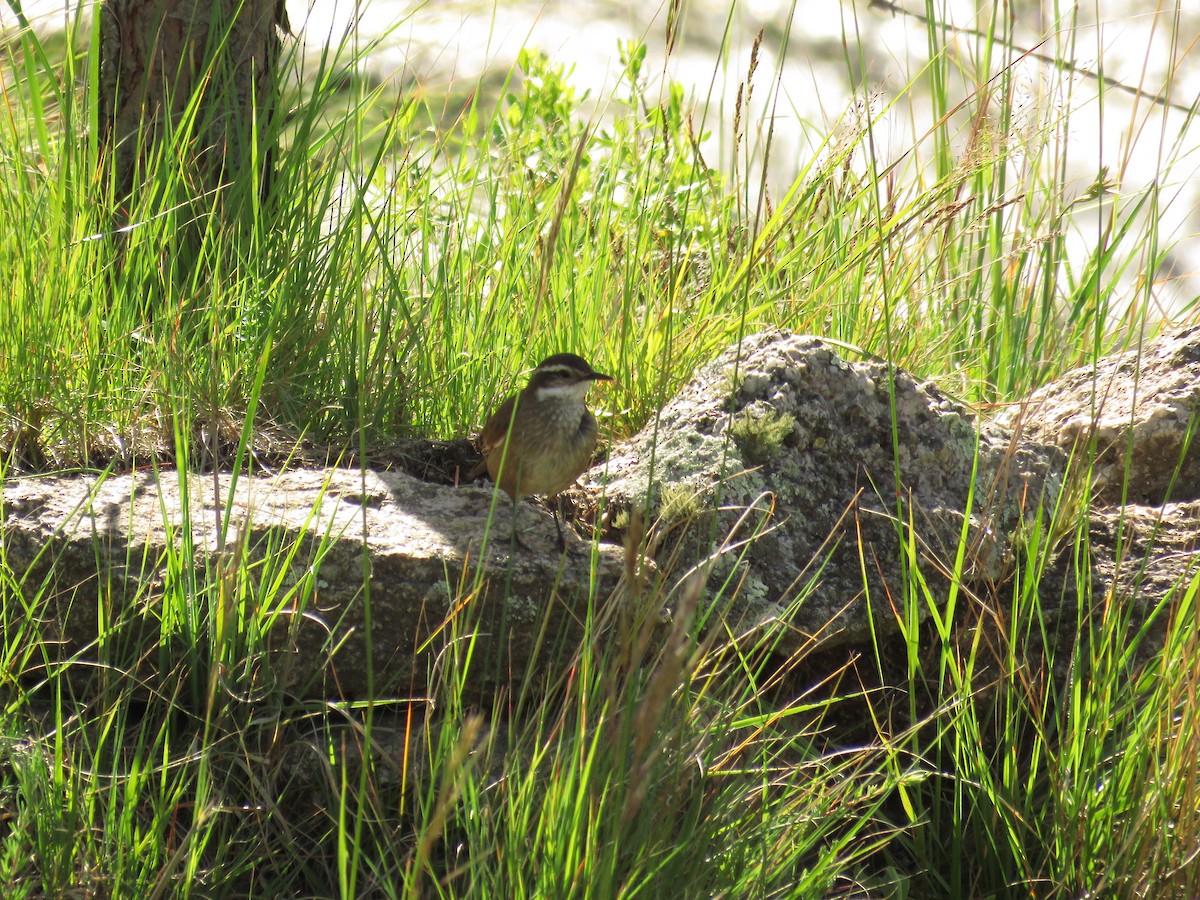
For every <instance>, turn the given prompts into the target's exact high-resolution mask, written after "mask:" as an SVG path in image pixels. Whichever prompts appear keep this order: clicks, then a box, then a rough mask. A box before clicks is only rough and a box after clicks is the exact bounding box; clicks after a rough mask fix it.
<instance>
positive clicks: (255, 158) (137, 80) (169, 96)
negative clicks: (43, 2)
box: [99, 0, 287, 198]
mask: <svg viewBox="0 0 1200 900" xmlns="http://www.w3.org/2000/svg"><path fill="white" fill-rule="evenodd" d="M100 17H101V18H100V84H99V94H100V96H99V121H100V129H101V136H102V139H103V141H104V146H105V147H106V148H107V152H108V153H110V154H112V157H111V165H112V173H113V178H114V187H115V189H116V196H117V197H118V198H126V197H128V196H129V195H130V193H131V192H132V191H134V190H137V189H138V188H139V187H140V185H141V182H142V180H143V178H144V177H145V169H144V164H145V162H146V161H147V159H148V158H149V157H148V154H150V153H151V152H152V151H153V150H154V149H155V148H161V147H162V146H163V142H164V141H171V142H172V143H173V146H174V156H175V158H177V159H179V160H180V164H181V166H183V167H184V171H185V177H186V178H188V180H189V183H190V185H191V189H190V190H189V193H191V194H192V195H193V197H201V196H204V195H206V194H207V193H208V192H209V191H214V190H221V189H222V186H224V185H227V184H229V183H236V182H238V181H239V180H240V179H245V178H247V177H256V178H257V179H259V184H258V185H257V188H258V190H259V191H260V192H261V193H265V192H266V190H267V189H268V188H269V184H270V180H269V179H270V169H271V160H272V158H273V153H272V149H273V148H272V146H271V143H272V141H273V138H272V137H271V135H272V134H273V133H274V129H272V128H271V127H270V124H269V123H270V120H271V115H272V113H273V111H274V105H275V93H276V73H275V65H276V62H277V60H278V58H279V50H280V33H281V31H286V30H287V17H286V12H285V11H284V6H283V0H104V2H103V3H102V5H101V7H100ZM177 138H183V140H176V139H177ZM244 193H247V194H248V192H244Z"/></svg>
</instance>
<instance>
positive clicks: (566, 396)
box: [537, 381, 592, 403]
mask: <svg viewBox="0 0 1200 900" xmlns="http://www.w3.org/2000/svg"><path fill="white" fill-rule="evenodd" d="M591 386H592V383H591V382H590V381H576V382H574V383H572V384H554V385H551V386H550V387H540V388H538V389H537V399H538V400H559V401H563V400H566V401H572V400H574V401H578V402H580V403H582V402H583V400H584V398H586V397H587V392H588V388H590V387H591Z"/></svg>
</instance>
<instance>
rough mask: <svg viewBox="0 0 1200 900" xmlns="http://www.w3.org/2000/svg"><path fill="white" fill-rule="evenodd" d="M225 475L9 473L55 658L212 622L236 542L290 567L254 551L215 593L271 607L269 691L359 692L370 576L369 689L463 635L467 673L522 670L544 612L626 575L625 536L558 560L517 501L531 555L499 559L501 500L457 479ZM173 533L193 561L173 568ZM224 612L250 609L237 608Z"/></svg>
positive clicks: (567, 628) (581, 605) (417, 682)
mask: <svg viewBox="0 0 1200 900" xmlns="http://www.w3.org/2000/svg"><path fill="white" fill-rule="evenodd" d="M219 479H220V480H219V486H218V487H217V488H216V493H214V480H213V476H212V475H202V474H186V475H184V476H182V477H181V476H180V475H179V474H178V473H176V472H172V471H164V472H163V473H162V475H161V477H159V476H156V475H154V474H152V473H148V472H142V473H133V474H129V475H115V476H110V477H108V478H105V479H100V478H98V477H95V476H90V477H49V476H47V477H24V478H18V479H11V480H9V481H7V482H6V483H5V484H4V505H3V520H2V526H0V527H2V530H0V536H2V539H3V546H4V550H5V554H6V561H7V565H8V566H9V567H10V568H11V569H12V570H13V572H14V573H15V574H16V575H17V577H18V578H19V579H21V581H22V586H23V590H24V593H25V594H26V597H27V598H28V599H30V600H33V599H35V598H37V597H39V596H41V597H48V598H49V600H50V604H49V607H48V609H47V611H46V615H44V616H43V618H42V628H43V632H42V635H41V636H42V638H43V639H45V640H46V641H49V642H50V643H51V645H56V646H57V647H58V648H59V650H60V654H61V657H62V658H63V659H66V658H70V657H71V656H72V655H74V654H78V655H79V656H80V657H81V658H85V659H86V658H94V657H96V656H97V655H99V656H101V657H106V661H107V662H112V663H113V664H119V663H118V662H117V661H116V660H113V659H111V658H108V656H109V655H110V654H112V653H113V652H116V650H115V648H117V647H118V646H120V645H122V642H123V644H124V645H128V646H129V647H131V648H133V651H134V655H135V656H138V657H140V656H141V653H142V652H143V651H144V649H145V646H146V641H149V643H150V645H153V643H154V642H155V639H156V637H157V635H158V634H159V632H160V630H165V631H167V632H168V633H169V632H170V631H171V630H172V629H182V628H186V627H187V626H186V624H185V623H184V622H182V621H181V619H182V618H184V616H183V610H184V609H185V607H192V608H193V612H195V614H196V616H197V618H198V619H200V620H201V621H207V619H206V616H208V615H210V614H211V611H212V608H213V607H215V606H216V601H215V599H214V598H215V597H216V596H217V594H218V591H217V590H216V587H218V586H219V582H220V579H221V578H222V577H223V573H224V572H227V571H230V570H234V569H235V568H236V567H233V566H222V565H221V564H220V560H221V558H222V556H232V555H234V554H238V553H245V554H246V556H247V557H248V558H249V559H250V560H252V561H261V560H262V559H264V558H272V559H274V560H276V561H277V562H278V561H279V560H281V559H286V560H287V562H288V565H287V568H286V570H285V571H265V570H264V569H263V567H262V564H261V562H256V563H254V564H253V565H252V566H251V568H250V569H249V571H250V572H252V573H253V577H254V578H255V582H254V583H253V584H250V585H243V584H236V585H234V586H233V588H232V589H231V590H226V591H225V592H224V596H226V597H229V596H233V597H237V598H239V601H240V600H241V599H242V598H245V599H244V602H245V603H247V604H253V605H254V606H255V607H257V608H258V609H260V610H261V609H270V610H275V609H278V611H279V613H280V616H279V618H278V620H277V621H276V623H275V625H274V627H273V628H272V631H271V641H270V646H271V648H272V651H273V652H276V653H283V654H285V656H286V659H285V660H283V664H282V665H280V664H277V665H275V666H272V667H271V670H272V671H273V672H281V671H282V672H289V673H290V674H291V678H290V679H289V683H288V684H286V685H275V686H274V687H277V688H282V689H285V690H288V691H291V692H293V693H298V694H303V695H307V696H320V697H325V696H347V697H359V696H363V695H364V693H365V692H366V689H367V664H366V650H367V635H366V615H365V610H366V603H367V598H366V592H365V591H364V589H363V582H364V579H363V572H364V571H369V572H370V579H369V586H370V617H371V646H372V652H373V667H374V672H375V673H376V680H375V685H376V687H377V688H378V689H380V690H391V691H395V690H397V689H399V690H401V691H402V692H403V693H405V694H411V693H414V692H415V693H417V694H420V693H423V692H424V690H425V688H426V680H425V679H426V677H427V675H428V672H429V667H430V666H432V665H435V664H436V662H437V660H438V658H439V656H440V654H441V653H442V652H443V651H444V649H445V647H446V646H447V644H448V643H449V642H451V641H454V640H459V639H461V638H462V636H463V634H464V633H465V634H474V635H475V636H476V645H475V647H474V648H473V653H474V659H475V660H476V663H477V664H474V665H473V666H472V674H473V675H476V676H479V675H483V677H484V678H486V677H487V675H486V674H485V673H503V672H512V671H516V672H524V671H525V666H526V665H527V664H528V663H529V662H530V661H531V660H533V659H535V657H536V656H537V651H538V648H537V643H538V640H539V634H538V631H537V629H538V628H539V627H541V626H542V624H543V619H544V616H543V610H544V609H545V608H546V607H547V606H548V607H549V608H550V611H551V614H550V619H549V621H550V624H551V627H552V629H554V631H553V632H552V633H555V634H558V635H561V636H563V637H566V638H569V637H570V636H571V635H573V634H574V635H578V634H579V633H580V632H579V623H580V622H581V620H582V619H583V617H584V612H585V610H586V607H587V604H588V602H589V596H591V597H595V598H598V599H599V600H603V599H604V598H605V597H607V596H608V594H610V593H611V592H612V591H614V590H615V589H616V588H617V584H618V581H619V579H620V577H621V574H622V567H623V563H622V558H621V551H620V548H617V547H614V546H611V545H604V546H601V547H599V548H598V553H597V554H596V555H595V556H594V557H593V554H592V550H593V547H592V546H590V545H588V544H587V543H585V542H584V541H582V540H581V539H579V538H578V537H575V536H574V535H573V534H568V551H567V554H566V555H565V556H560V554H559V552H558V547H557V534H556V531H555V528H554V524H553V521H552V519H551V518H550V516H549V514H548V513H546V512H545V511H544V510H540V509H537V508H535V507H533V506H530V505H528V504H522V506H521V507H520V513H519V515H520V519H519V523H520V527H521V533H522V540H523V541H524V542H525V543H526V544H527V545H529V547H530V548H532V551H533V552H529V551H527V550H522V549H519V548H518V549H517V551H516V552H515V553H511V554H510V552H509V546H510V545H509V535H510V523H511V519H510V518H509V516H510V507H509V505H508V501H507V498H505V497H504V496H503V495H501V496H500V497H499V498H498V504H497V508H496V513H495V518H494V524H493V525H492V526H491V527H490V532H489V525H488V522H489V512H490V510H491V504H492V500H493V493H492V490H491V486H490V485H488V486H486V487H477V486H465V487H459V488H453V487H445V486H442V485H436V484H430V483H427V482H423V481H419V480H417V479H415V478H412V477H410V476H408V475H405V474H402V473H394V472H393V473H374V472H370V471H368V472H365V473H361V474H360V473H359V472H357V471H350V470H343V469H327V470H326V469H322V470H316V471H313V470H300V471H292V472H286V473H283V474H281V475H276V476H267V475H260V476H252V477H241V478H238V479H236V482H235V483H233V484H231V478H230V476H229V475H227V474H223V475H221V476H219ZM218 496H219V497H220V504H219V505H218V503H217V501H216V500H215V499H214V497H218ZM224 517H227V518H228V523H229V525H228V527H226V528H224V529H223V528H222V525H221V522H222V520H223V518H224ZM222 531H224V540H223V541H222V540H220V539H219V535H220V534H221V532H222ZM485 534H487V535H488V537H487V543H488V546H487V547H486V553H481V545H482V544H483V542H484V538H485ZM184 540H188V541H190V542H191V543H192V544H193V546H194V547H195V548H196V550H197V553H196V559H197V560H199V561H203V562H205V563H206V565H205V570H204V571H186V570H181V569H180V564H179V563H180V560H181V557H180V555H179V548H180V546H181V542H182V541H184ZM268 548H269V549H270V550H271V551H273V552H271V553H270V554H268V553H266V551H267V550H268ZM292 549H294V550H295V553H294V556H290V557H289V556H286V554H287V553H288V552H289V551H290V550H292ZM593 559H594V563H593ZM481 561H482V562H481ZM98 574H99V577H97V575H98ZM452 598H454V599H456V600H457V601H458V602H459V603H460V604H462V606H458V605H456V604H454V603H452ZM468 604H470V605H473V606H474V608H473V609H471V610H470V611H469V612H468V611H467V610H466V609H465V608H463V607H465V606H467V605H468ZM235 614H236V618H237V620H238V621H244V620H245V619H246V618H247V617H246V615H245V610H244V609H242V608H240V607H239V608H238V609H237V610H236V613H235ZM100 622H103V623H105V624H104V626H103V627H102V628H99V627H98V623H100ZM466 622H470V623H472V624H471V626H470V627H468V626H467V625H465V624H464V623H466ZM456 626H457V627H456ZM141 629H145V630H146V634H145V635H144V637H145V640H140V639H139V631H140V630H141ZM98 637H100V638H101V639H102V640H101V643H102V645H103V646H102V647H98V646H97V639H98ZM139 662H144V661H142V660H139ZM277 663H278V661H277ZM497 677H499V676H497ZM479 686H480V687H482V686H483V685H479Z"/></svg>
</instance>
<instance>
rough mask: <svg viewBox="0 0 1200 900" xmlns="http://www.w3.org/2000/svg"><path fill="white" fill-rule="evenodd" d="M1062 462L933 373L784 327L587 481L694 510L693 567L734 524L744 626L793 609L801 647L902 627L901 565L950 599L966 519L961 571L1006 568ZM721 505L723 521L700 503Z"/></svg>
mask: <svg viewBox="0 0 1200 900" xmlns="http://www.w3.org/2000/svg"><path fill="white" fill-rule="evenodd" d="M893 410H894V421H893ZM972 471H976V472H977V476H976V480H975V483H976V485H977V486H976V488H975V491H974V493H973V495H971V496H970V497H969V496H968V495H969V493H970V491H969V488H970V485H971V481H972V479H971V475H972ZM1060 471H1061V466H1060V465H1059V454H1058V453H1057V452H1056V451H1055V450H1053V449H1052V448H1047V447H1038V448H1029V447H1024V446H1016V447H1014V446H1012V445H1011V444H1010V443H1009V442H1008V441H1007V440H1005V439H1004V438H1003V436H1000V435H985V436H981V435H980V433H979V429H978V423H977V422H976V419H975V416H974V415H973V414H972V413H971V412H970V411H969V410H968V409H966V408H965V407H964V406H962V405H960V404H958V403H955V402H953V401H951V400H950V399H948V398H947V397H946V396H945V395H943V394H942V393H941V392H939V391H938V390H937V388H936V387H935V386H934V385H932V384H930V383H919V382H917V381H916V380H914V379H913V378H912V376H910V375H909V374H907V373H906V372H903V371H900V370H897V369H895V368H893V367H889V366H887V365H886V364H884V363H882V362H875V361H865V362H848V361H846V360H845V359H843V358H842V357H841V356H840V355H839V354H838V353H837V352H836V351H835V350H834V348H833V347H832V346H831V345H829V344H826V343H824V342H823V341H821V340H819V339H817V338H812V337H803V336H799V335H795V334H790V333H784V332H775V333H764V334H759V335H755V336H752V337H750V338H747V339H746V340H745V341H743V343H742V344H741V345H740V347H734V348H732V349H731V350H729V351H728V352H726V353H725V354H724V355H723V356H722V357H721V358H719V359H718V360H716V361H715V362H714V363H713V364H711V365H710V366H707V367H706V368H704V369H702V370H701V371H700V372H698V373H697V374H696V376H695V378H693V379H692V381H691V382H690V383H689V384H688V385H687V386H686V387H685V388H684V389H683V390H682V391H681V392H680V393H679V395H678V396H676V397H675V398H674V399H673V400H671V401H670V402H669V403H668V404H667V406H666V407H665V408H664V409H663V411H662V414H661V415H660V417H659V419H658V422H657V427H651V428H648V429H646V430H645V431H644V432H642V433H641V434H640V435H638V436H636V437H635V438H634V439H633V440H632V441H630V442H629V443H628V444H627V445H625V446H621V447H618V448H615V449H614V451H613V454H612V456H611V457H610V459H609V461H608V464H607V467H606V468H605V469H604V470H600V469H593V470H592V472H591V473H590V475H589V478H588V483H587V484H588V487H589V489H590V490H591V491H593V492H594V493H600V492H606V494H607V498H608V502H609V504H610V505H611V506H613V507H615V508H616V509H617V510H621V509H628V508H631V507H634V506H645V507H646V508H647V511H648V518H649V519H655V518H657V519H658V520H659V522H660V525H661V526H663V527H666V526H671V525H672V524H673V523H675V522H679V523H680V526H679V527H677V528H676V530H677V531H682V532H683V533H684V537H682V538H680V539H678V541H677V543H676V544H675V547H676V548H677V549H680V548H681V549H680V552H681V553H682V554H683V556H684V558H685V559H686V561H688V562H695V561H697V560H698V559H700V558H702V557H703V556H704V555H705V554H707V553H708V552H709V544H710V541H709V536H710V535H711V536H713V537H715V538H716V539H717V540H718V541H720V540H721V539H722V538H723V537H724V536H726V535H730V536H731V537H732V538H733V539H734V540H733V541H732V542H731V546H732V549H729V550H726V551H725V552H722V553H721V554H720V559H719V560H718V562H717V564H716V566H715V571H714V574H713V577H712V579H711V580H710V587H712V588H713V589H714V590H715V589H716V587H717V586H718V585H719V584H721V583H729V584H736V585H738V591H737V596H736V597H735V598H734V600H733V602H732V607H731V609H730V611H729V613H728V615H729V616H730V617H731V618H732V619H733V620H734V622H735V624H736V625H737V626H740V627H753V626H754V625H757V624H760V623H766V622H769V621H771V620H773V619H777V618H781V617H782V618H783V619H785V621H787V623H788V625H789V626H790V638H791V639H790V640H785V642H784V644H783V646H782V647H781V649H794V648H795V647H797V646H802V645H804V644H805V643H806V642H808V641H809V640H810V639H813V638H819V639H820V640H821V641H822V642H823V643H825V644H826V645H827V646H828V645H831V644H832V645H836V644H840V643H859V642H864V641H865V642H869V641H870V640H871V636H872V634H875V635H876V636H883V637H886V636H888V635H891V634H895V633H896V632H897V630H898V622H897V616H896V610H897V609H899V608H901V607H902V605H903V602H902V591H903V587H902V585H903V584H904V579H903V578H902V574H901V573H902V567H903V566H904V565H911V564H913V563H914V562H915V563H916V565H917V566H919V568H920V570H921V572H922V574H923V576H924V578H925V581H926V584H927V585H928V587H929V589H930V591H931V592H932V595H933V597H932V599H934V600H935V601H937V600H938V599H940V598H944V597H945V596H946V588H947V586H948V584H949V582H948V581H947V578H946V573H948V572H950V571H952V570H953V568H954V565H955V553H956V549H957V547H958V545H959V542H960V536H961V535H962V534H963V533H964V528H965V533H966V536H967V546H968V552H967V554H966V556H965V559H964V561H963V568H962V572H961V580H962V581H965V582H979V581H987V582H996V581H999V580H1002V579H1003V578H1004V577H1005V573H1006V571H1007V567H1008V565H1009V561H1010V557H1011V547H1010V544H1009V537H1008V536H1009V534H1010V532H1012V531H1013V530H1014V529H1015V528H1016V527H1017V525H1018V523H1020V522H1022V521H1023V520H1024V519H1026V518H1029V517H1032V516H1034V515H1035V514H1036V513H1037V511H1038V508H1039V505H1044V506H1047V507H1049V506H1052V505H1053V503H1054V502H1055V499H1056V497H1057V493H1058V489H1059V482H1058V473H1059V472H1060ZM717 507H719V508H720V509H721V510H722V512H721V513H720V514H719V515H717V516H716V519H715V521H714V520H713V519H712V518H711V517H704V516H696V515H695V513H696V512H697V511H699V510H706V509H711V508H717ZM746 510H753V512H752V514H751V515H750V517H749V519H746V518H744V513H745V511H746ZM688 517H692V518H693V521H692V522H691V523H687V522H686V521H685V520H686V519H687V518H688ZM739 521H740V523H741V524H740V525H739ZM756 530H758V531H760V532H761V533H760V534H759V535H758V536H757V537H756V538H755V539H754V540H753V541H752V542H751V543H750V545H749V546H748V547H740V546H738V545H737V541H740V540H743V539H745V538H749V537H750V536H751V534H752V533H753V532H755V531H756ZM901 536H903V546H902V542H901ZM868 597H869V598H870V600H871V602H870V604H869V605H868V603H867V602H866V600H867V598H868ZM797 598H800V602H799V603H798V604H796V603H794V602H793V601H796V600H797ZM927 606H928V604H926V603H924V602H922V603H921V604H920V608H921V609H922V610H923V611H924V610H927Z"/></svg>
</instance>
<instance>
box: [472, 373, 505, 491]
mask: <svg viewBox="0 0 1200 900" xmlns="http://www.w3.org/2000/svg"><path fill="white" fill-rule="evenodd" d="M516 402H517V395H516V394H513V395H512V396H511V397H509V398H508V399H507V400H505V401H504V402H503V403H501V404H500V408H499V409H497V410H496V411H495V412H494V413H492V415H491V416H490V417H489V418H488V420H487V422H485V423H484V425H483V431H481V432H480V433H479V449H480V452H481V453H483V459H481V460H480V461H479V462H478V463H476V465H475V466H474V467H473V468H472V469H471V471H470V472H468V473H467V478H468V479H469V480H474V479H476V478H479V477H480V476H482V475H483V474H484V473H485V472H486V471H487V470H488V457H489V456H491V455H492V453H493V452H495V451H497V450H499V449H500V448H501V447H503V445H504V439H505V438H506V437H508V428H509V425H510V424H511V423H512V417H513V406H514V405H515V404H516Z"/></svg>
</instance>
